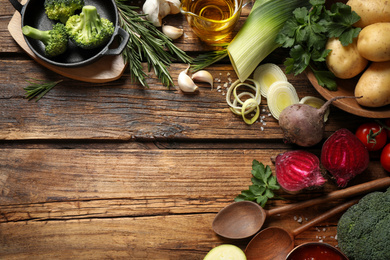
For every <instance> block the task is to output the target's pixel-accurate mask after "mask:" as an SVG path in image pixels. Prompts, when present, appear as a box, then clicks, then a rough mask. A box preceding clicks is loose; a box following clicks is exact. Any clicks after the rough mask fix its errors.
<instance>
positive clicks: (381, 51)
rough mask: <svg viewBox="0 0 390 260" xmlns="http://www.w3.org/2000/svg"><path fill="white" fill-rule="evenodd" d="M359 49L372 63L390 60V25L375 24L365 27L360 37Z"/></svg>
mask: <svg viewBox="0 0 390 260" xmlns="http://www.w3.org/2000/svg"><path fill="white" fill-rule="evenodd" d="M357 49H358V51H359V53H360V55H362V56H363V57H364V58H366V59H368V60H370V61H388V60H390V23H374V24H371V25H368V26H366V27H364V28H363V29H362V30H361V31H360V33H359V36H358V42H357Z"/></svg>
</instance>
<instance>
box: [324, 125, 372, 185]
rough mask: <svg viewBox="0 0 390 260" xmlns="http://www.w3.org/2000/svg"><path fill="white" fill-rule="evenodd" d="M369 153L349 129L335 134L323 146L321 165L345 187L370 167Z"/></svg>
mask: <svg viewBox="0 0 390 260" xmlns="http://www.w3.org/2000/svg"><path fill="white" fill-rule="evenodd" d="M369 161H370V157H369V153H368V150H367V148H366V147H365V146H364V144H363V143H362V142H361V141H360V140H359V139H358V138H357V137H356V136H355V135H354V134H353V133H352V132H351V131H349V130H348V129H345V128H342V129H340V130H337V131H336V132H334V133H333V134H332V135H331V136H330V137H329V138H328V139H327V140H326V141H325V142H324V145H323V146H322V151H321V163H322V165H323V166H324V168H325V169H327V170H328V171H329V173H330V174H332V175H333V177H334V178H335V179H336V182H337V185H338V186H339V187H345V186H346V185H347V184H348V182H349V181H350V180H351V179H353V178H354V177H355V176H356V175H358V174H360V173H362V172H363V171H364V170H365V169H367V167H368V163H369Z"/></svg>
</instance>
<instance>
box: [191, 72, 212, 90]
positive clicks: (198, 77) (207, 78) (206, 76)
mask: <svg viewBox="0 0 390 260" xmlns="http://www.w3.org/2000/svg"><path fill="white" fill-rule="evenodd" d="M192 79H193V80H194V81H200V82H207V83H209V84H210V85H211V89H213V84H214V79H213V76H212V75H211V74H210V72H208V71H206V70H200V71H198V72H196V73H194V74H193V75H192Z"/></svg>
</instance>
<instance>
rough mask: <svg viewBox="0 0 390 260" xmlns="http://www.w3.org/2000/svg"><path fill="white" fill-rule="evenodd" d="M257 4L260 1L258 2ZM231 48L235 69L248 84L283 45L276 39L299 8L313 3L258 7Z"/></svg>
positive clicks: (287, 1) (281, 0)
mask: <svg viewBox="0 0 390 260" xmlns="http://www.w3.org/2000/svg"><path fill="white" fill-rule="evenodd" d="M256 2H257V1H256ZM256 2H255V6H254V8H253V9H252V10H251V12H250V14H249V15H248V18H247V19H246V20H245V23H244V24H243V26H242V27H241V29H240V30H239V31H238V33H237V35H236V36H235V37H234V38H233V40H232V41H231V42H230V44H229V46H228V47H227V51H228V55H229V58H230V61H231V63H232V66H233V68H234V70H235V72H236V74H237V76H238V78H239V79H240V81H241V82H244V81H245V80H246V79H247V78H248V77H249V76H250V75H251V73H252V72H253V71H254V70H255V69H256V67H257V65H258V64H259V63H260V62H261V61H262V60H263V59H264V58H265V57H267V56H268V55H269V54H270V53H271V52H273V51H274V50H275V49H276V48H277V47H279V46H280V45H278V44H276V42H275V39H276V36H277V34H278V33H279V31H280V30H281V29H282V28H283V26H284V24H285V22H286V21H287V19H289V18H290V17H291V16H292V15H293V11H294V10H295V9H296V8H298V7H303V6H306V7H310V3H309V0H272V1H264V2H263V3H260V4H256Z"/></svg>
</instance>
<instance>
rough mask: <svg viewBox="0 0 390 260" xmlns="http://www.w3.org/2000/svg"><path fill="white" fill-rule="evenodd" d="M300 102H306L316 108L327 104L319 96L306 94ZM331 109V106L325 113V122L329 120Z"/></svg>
mask: <svg viewBox="0 0 390 260" xmlns="http://www.w3.org/2000/svg"><path fill="white" fill-rule="evenodd" d="M299 103H300V104H306V105H309V106H312V107H315V108H320V107H322V105H323V104H325V101H324V100H322V99H320V98H318V97H312V96H306V97H303V98H302V99H301V100H300V101H299ZM329 113H330V110H329V108H328V109H327V110H326V112H325V115H324V122H326V121H328V117H329Z"/></svg>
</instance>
